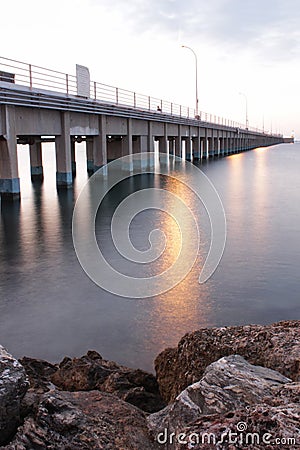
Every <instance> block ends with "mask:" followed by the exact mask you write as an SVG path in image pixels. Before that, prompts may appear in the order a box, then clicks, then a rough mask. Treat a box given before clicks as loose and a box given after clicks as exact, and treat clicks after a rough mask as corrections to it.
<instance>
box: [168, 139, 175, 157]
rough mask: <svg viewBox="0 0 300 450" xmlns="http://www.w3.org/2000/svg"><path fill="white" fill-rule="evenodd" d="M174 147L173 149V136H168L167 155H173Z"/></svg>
mask: <svg viewBox="0 0 300 450" xmlns="http://www.w3.org/2000/svg"><path fill="white" fill-rule="evenodd" d="M174 149H175V141H174V138H173V137H171V138H169V155H174Z"/></svg>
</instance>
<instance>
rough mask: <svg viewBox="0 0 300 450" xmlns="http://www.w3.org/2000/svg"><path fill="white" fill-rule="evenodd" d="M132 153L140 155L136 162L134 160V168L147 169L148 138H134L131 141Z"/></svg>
mask: <svg viewBox="0 0 300 450" xmlns="http://www.w3.org/2000/svg"><path fill="white" fill-rule="evenodd" d="M133 153H142V155H141V157H139V159H138V160H135V159H134V156H133V165H134V168H137V169H139V168H141V169H147V167H148V162H149V161H148V154H147V153H148V136H136V137H135V139H134V140H133Z"/></svg>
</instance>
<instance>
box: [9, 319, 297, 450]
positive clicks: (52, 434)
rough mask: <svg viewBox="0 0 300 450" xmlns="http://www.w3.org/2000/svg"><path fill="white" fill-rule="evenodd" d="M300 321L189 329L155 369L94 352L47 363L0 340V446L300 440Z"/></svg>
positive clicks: (261, 445) (202, 445) (244, 444)
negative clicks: (19, 356) (16, 351)
mask: <svg viewBox="0 0 300 450" xmlns="http://www.w3.org/2000/svg"><path fill="white" fill-rule="evenodd" d="M299 325H300V321H285V322H279V323H275V324H272V325H267V326H260V325H249V326H240V327H223V328H206V329H200V330H198V331H195V332H193V333H188V334H186V335H185V336H184V337H183V338H182V339H181V340H180V342H179V343H178V346H177V347H176V348H172V349H166V350H164V351H163V352H162V353H161V354H159V355H158V356H157V358H156V360H155V370H156V377H155V376H154V375H152V374H149V373H147V372H145V371H143V370H139V369H130V368H128V367H125V366H121V365H118V364H116V363H115V362H112V361H106V360H104V359H103V358H102V357H101V355H99V353H97V352H95V351H89V352H88V353H87V354H86V355H85V356H82V357H81V358H73V359H71V358H67V357H66V358H64V359H63V361H62V362H61V363H59V364H50V363H48V362H46V361H42V360H36V359H32V358H27V357H24V358H22V359H20V360H19V361H17V360H16V359H14V358H13V357H12V356H11V355H10V354H9V353H7V351H6V350H5V349H4V348H3V347H1V346H0V448H2V449H5V450H32V449H34V450H35V449H38V450H40V449H65V450H73V449H74V450H76V449H78V450H81V449H107V450H110V449H112V450H113V449H114V450H127V449H128V450H131V449H132V450H147V449H149V450H152V449H154V450H155V449H164V448H165V449H177V450H179V449H180V450H182V449H195V450H200V449H214V448H216V449H228V450H233V449H243V448H245V449H271V448H272V449H274V448H283V449H285V448H287V449H288V448H289V449H295V448H300V429H299V424H300V404H299V399H300V328H299Z"/></svg>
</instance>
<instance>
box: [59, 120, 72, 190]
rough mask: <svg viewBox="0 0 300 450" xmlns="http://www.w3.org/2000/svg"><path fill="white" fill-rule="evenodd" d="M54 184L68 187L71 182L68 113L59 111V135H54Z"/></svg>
mask: <svg viewBox="0 0 300 450" xmlns="http://www.w3.org/2000/svg"><path fill="white" fill-rule="evenodd" d="M55 151H56V184H57V186H59V187H70V186H71V185H72V182H73V177H72V160H71V138H70V114H69V112H63V113H61V135H60V136H56V137H55Z"/></svg>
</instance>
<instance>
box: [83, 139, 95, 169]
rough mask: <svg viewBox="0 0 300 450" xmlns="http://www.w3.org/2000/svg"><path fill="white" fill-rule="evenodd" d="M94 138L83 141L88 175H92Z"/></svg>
mask: <svg viewBox="0 0 300 450" xmlns="http://www.w3.org/2000/svg"><path fill="white" fill-rule="evenodd" d="M93 141H94V138H93V137H92V138H87V140H86V141H85V148H86V167H87V171H88V174H90V175H91V174H92V173H93V172H94V142H93Z"/></svg>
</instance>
